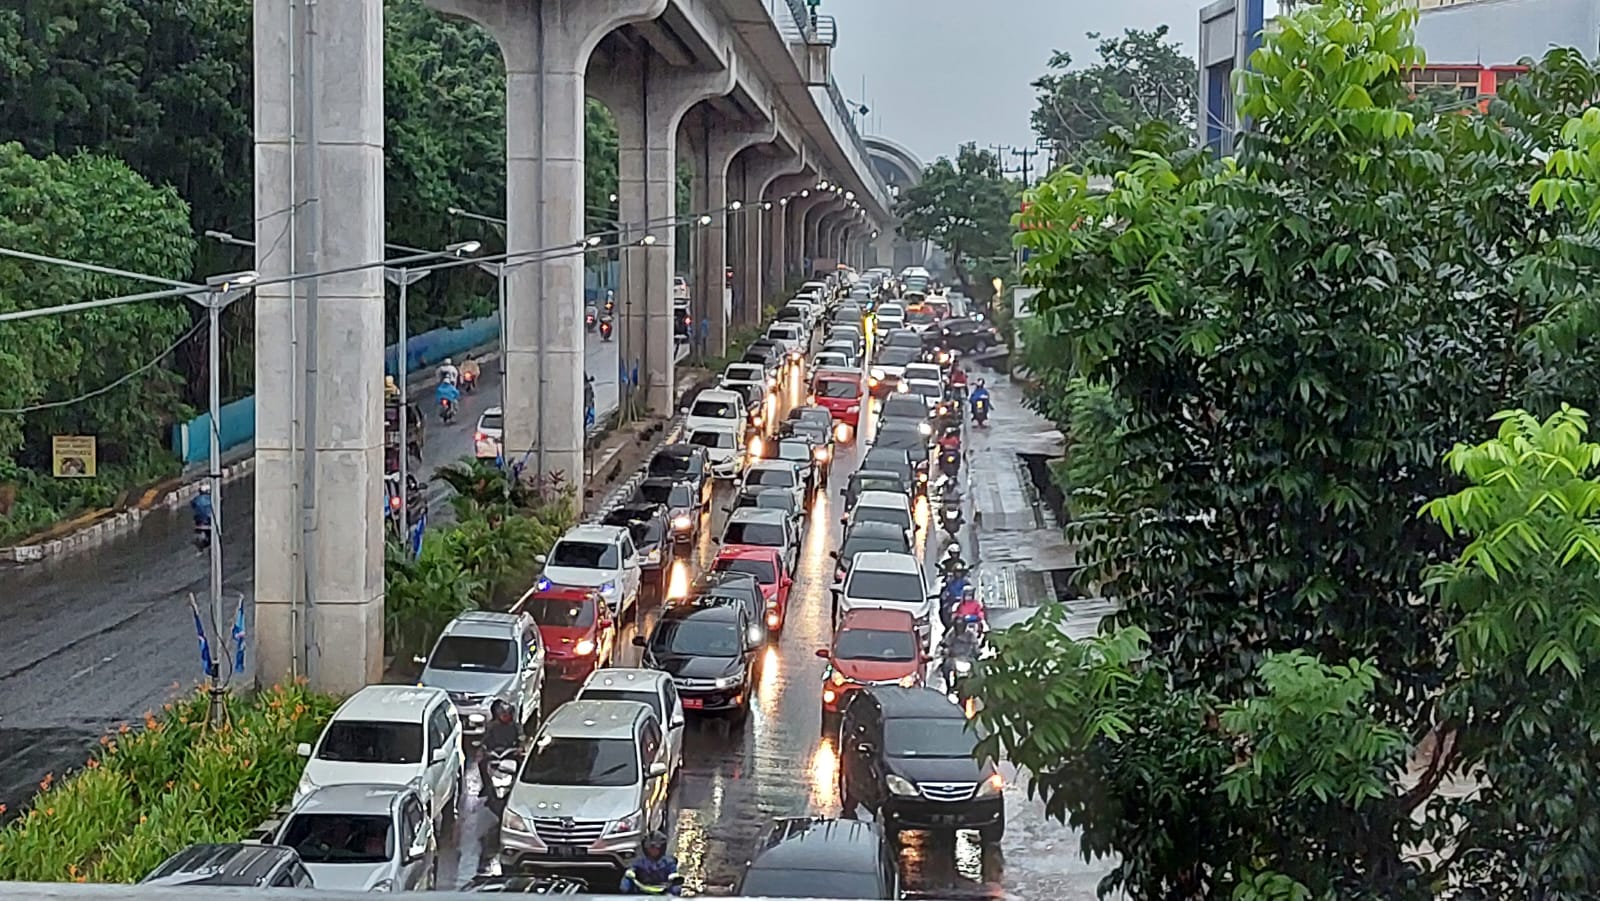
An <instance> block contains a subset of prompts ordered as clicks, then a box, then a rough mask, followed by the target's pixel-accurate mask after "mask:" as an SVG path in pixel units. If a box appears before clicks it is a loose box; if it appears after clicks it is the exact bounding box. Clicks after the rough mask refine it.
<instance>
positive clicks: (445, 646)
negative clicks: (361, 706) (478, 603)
mask: <svg viewBox="0 0 1600 901" xmlns="http://www.w3.org/2000/svg"><path fill="white" fill-rule="evenodd" d="M544 656H545V655H544V644H543V643H542V642H540V640H539V627H538V625H537V624H535V623H534V621H533V617H531V616H529V615H528V614H526V613H495V612H492V611H488V610H469V611H467V612H466V613H463V614H461V615H460V616H458V617H456V618H455V619H453V620H451V621H450V624H449V625H447V626H445V627H444V632H443V633H441V634H440V635H439V640H438V641H437V642H435V643H434V645H433V650H432V651H431V652H429V654H428V656H426V657H417V658H416V662H417V663H420V664H422V665H423V666H422V675H421V676H419V677H418V678H417V684H418V685H426V686H430V687H432V688H442V689H444V690H445V691H446V692H447V693H448V694H449V695H450V700H451V702H452V703H454V704H455V705H456V713H457V714H458V715H460V716H461V718H462V719H464V720H466V728H465V730H464V731H465V733H466V734H467V735H478V734H480V733H482V732H483V730H484V727H485V726H486V725H487V724H488V722H489V706H490V705H491V704H493V703H494V702H495V701H496V700H502V701H505V702H506V703H508V704H510V705H511V708H512V709H513V710H514V711H516V716H517V722H519V723H524V724H526V725H527V726H532V725H533V724H535V723H537V722H538V721H539V706H540V703H541V701H542V699H543V697H544ZM530 731H531V730H530Z"/></svg>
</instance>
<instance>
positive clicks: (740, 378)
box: [723, 366, 767, 382]
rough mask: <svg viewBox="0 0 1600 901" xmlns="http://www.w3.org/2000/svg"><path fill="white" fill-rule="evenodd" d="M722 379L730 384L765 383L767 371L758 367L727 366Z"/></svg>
mask: <svg viewBox="0 0 1600 901" xmlns="http://www.w3.org/2000/svg"><path fill="white" fill-rule="evenodd" d="M723 377H724V378H726V379H727V380H728V381H730V382H765V381H766V380H767V371H766V370H765V369H762V368H761V367H760V366H729V367H728V371H727V373H726V374H725V375H724V376H723Z"/></svg>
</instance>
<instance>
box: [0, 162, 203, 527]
mask: <svg viewBox="0 0 1600 901" xmlns="http://www.w3.org/2000/svg"><path fill="white" fill-rule="evenodd" d="M188 217H189V210H188V208H187V207H186V206H185V205H184V203H183V201H182V200H181V199H179V197H178V195H177V192H175V191H173V190H171V189H170V188H153V187H151V186H150V185H149V184H148V183H147V182H145V181H144V180H143V179H141V178H140V177H139V176H138V175H137V174H135V173H134V172H133V171H132V170H131V169H129V168H128V167H127V166H126V165H124V164H123V163H121V162H119V161H117V160H111V159H105V158H103V157H95V156H89V155H87V154H80V155H77V156H73V157H71V158H67V159H63V158H61V157H58V156H49V157H45V158H43V159H40V158H36V157H33V156H31V155H29V154H28V153H27V152H26V151H25V150H24V149H23V148H22V146H21V145H19V144H15V143H13V144H0V245H3V246H7V247H22V248H27V247H37V248H45V249H47V250H48V251H49V252H50V253H51V254H54V255H59V256H63V257H69V258H72V259H77V260H84V261H89V262H93V263H98V264H100V265H103V266H111V267H116V268H121V269H131V270H136V271H142V272H148V273H151V274H154V275H160V276H164V277H167V278H176V277H181V276H183V275H184V274H185V273H186V272H187V269H188V262H189V256H190V254H191V253H192V252H193V250H194V241H193V239H192V238H191V237H190V231H189V225H188ZM148 287H149V286H148V285H136V284H133V283H130V282H129V281H127V280H125V279H121V278H115V277H111V276H103V275H98V274H94V273H89V272H84V271H82V270H73V269H64V268H61V267H54V266H44V265H41V264H36V263H30V262H23V261H20V260H17V259H15V258H6V259H0V311H7V312H9V311H15V310H28V309H36V308H40V307H48V306H56V305H60V304H66V303H73V302H77V301H83V300H90V299H93V298H96V297H104V296H111V295H115V294H119V293H123V292H126V291H133V290H141V289H145V288H148ZM189 321H190V316H189V311H188V310H187V309H186V308H185V301H183V300H171V301H157V302H151V303H143V304H130V305H125V306H120V307H108V308H102V309H97V310H90V311H85V312H80V313H71V314H67V315H62V316H42V317H37V318H34V319H28V320H23V321H20V322H13V323H7V324H4V325H0V410H6V411H17V410H32V412H28V413H26V414H19V413H16V412H8V413H3V414H0V484H4V483H11V484H15V485H16V486H17V488H18V491H17V497H18V503H17V506H16V508H14V509H13V510H12V511H11V512H10V515H9V516H7V517H6V518H5V519H4V520H0V539H4V538H14V537H17V536H19V535H22V534H26V533H27V532H29V531H32V530H33V529H35V528H38V527H39V526H40V525H42V524H44V523H45V522H49V521H50V520H52V519H54V518H56V517H59V516H61V515H65V514H68V513H71V512H75V511H77V510H79V509H82V508H84V507H93V506H104V505H107V504H109V503H110V502H111V500H112V498H113V497H114V495H115V494H116V492H117V490H118V489H119V488H120V487H121V485H122V484H123V483H124V480H125V479H128V478H141V477H143V478H150V477H154V476H157V475H160V474H162V473H164V472H166V471H168V470H169V469H171V468H172V467H173V466H174V463H173V461H172V460H171V457H170V455H169V454H168V453H167V452H166V449H165V439H166V437H167V429H168V428H169V427H170V425H171V423H172V422H173V420H175V419H176V418H178V417H181V416H185V415H187V414H188V411H187V409H186V407H185V406H184V404H183V401H182V397H181V396H180V391H179V389H180V385H179V383H178V380H177V379H176V378H175V377H174V376H173V374H172V372H171V370H170V369H168V368H166V367H165V366H162V365H159V363H160V362H161V361H162V360H163V359H165V355H166V354H167V353H168V352H169V350H170V349H171V348H172V347H173V346H174V345H175V344H176V343H177V342H178V340H179V337H180V335H182V334H183V332H184V330H185V328H186V327H187V326H188V325H189ZM152 363H156V364H158V365H155V366H153V367H152V366H151V364H152ZM147 367H149V368H148V369H147ZM134 373H137V374H134ZM130 374H132V377H131V378H128V379H127V380H126V381H124V382H122V383H121V384H119V385H117V386H116V387H114V388H111V389H110V390H107V391H104V393H99V394H94V392H96V391H100V390H101V389H104V388H106V387H107V386H110V385H112V384H113V383H116V382H118V381H119V380H120V379H123V378H124V377H126V376H129V375H130ZM91 394H93V395H94V396H92V397H87V398H86V399H84V400H81V401H78V402H74V403H68V404H65V405H63V406H59V407H48V406H46V405H49V404H53V403H56V402H60V401H72V400H73V399H74V398H79V397H83V396H85V395H91ZM42 406H43V407H44V408H43V409H35V408H39V407H42ZM63 434H65V435H94V436H96V437H97V439H98V458H99V475H98V476H97V477H96V478H94V479H79V480H56V479H53V478H51V477H50V476H49V475H48V474H49V472H50V436H52V435H63Z"/></svg>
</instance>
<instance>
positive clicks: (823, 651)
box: [817, 648, 832, 660]
mask: <svg viewBox="0 0 1600 901" xmlns="http://www.w3.org/2000/svg"><path fill="white" fill-rule="evenodd" d="M817 656H818V657H821V658H822V659H823V660H827V659H828V658H829V657H830V656H832V655H831V654H829V653H828V649H827V648H817Z"/></svg>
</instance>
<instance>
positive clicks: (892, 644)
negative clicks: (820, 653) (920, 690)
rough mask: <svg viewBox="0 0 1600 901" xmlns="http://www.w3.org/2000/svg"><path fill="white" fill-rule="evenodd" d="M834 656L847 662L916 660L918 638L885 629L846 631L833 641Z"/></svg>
mask: <svg viewBox="0 0 1600 901" xmlns="http://www.w3.org/2000/svg"><path fill="white" fill-rule="evenodd" d="M833 656H835V657H840V658H843V659H845V660H884V661H909V660H915V659H917V636H916V635H915V634H914V633H911V632H890V631H887V630H884V629H846V630H844V631H843V632H840V633H839V637H838V638H835V639H834V641H833Z"/></svg>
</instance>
